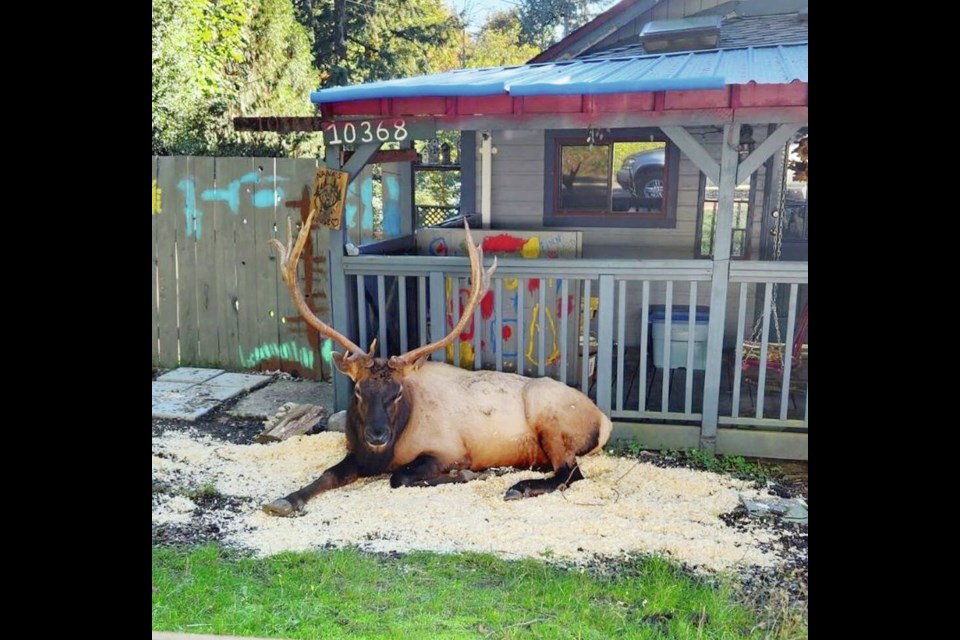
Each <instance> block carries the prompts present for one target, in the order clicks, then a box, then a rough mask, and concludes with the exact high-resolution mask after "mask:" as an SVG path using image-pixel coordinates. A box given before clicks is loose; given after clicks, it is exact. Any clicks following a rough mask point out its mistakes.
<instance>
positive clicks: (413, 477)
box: [390, 453, 477, 489]
mask: <svg viewBox="0 0 960 640" xmlns="http://www.w3.org/2000/svg"><path fill="white" fill-rule="evenodd" d="M463 466H466V465H463ZM475 477H477V474H476V473H473V472H472V471H470V470H469V469H464V468H461V467H460V466H453V467H452V468H451V465H449V464H444V463H443V462H441V461H440V459H439V458H437V457H436V456H432V455H430V454H429V453H423V454H420V455H419V456H417V459H416V460H414V461H413V462H411V463H409V464H406V465H404V466H402V467H400V468H399V469H397V470H396V471H395V472H394V473H393V475H392V476H390V486H391V487H393V488H394V489H396V488H397V487H433V486H436V485H438V484H448V483H450V482H466V481H467V480H472V479H473V478H475Z"/></svg>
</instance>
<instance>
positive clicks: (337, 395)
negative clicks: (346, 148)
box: [324, 147, 357, 412]
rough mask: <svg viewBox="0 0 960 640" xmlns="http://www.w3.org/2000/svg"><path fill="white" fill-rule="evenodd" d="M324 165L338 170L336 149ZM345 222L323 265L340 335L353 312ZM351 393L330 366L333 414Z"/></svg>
mask: <svg viewBox="0 0 960 640" xmlns="http://www.w3.org/2000/svg"><path fill="white" fill-rule="evenodd" d="M324 163H325V164H326V166H327V168H328V169H334V170H336V171H340V169H341V165H340V149H339V148H338V147H327V150H326V157H325V158H324ZM346 233H347V221H346V219H344V220H343V221H342V223H341V225H340V230H339V231H337V230H335V229H331V230H330V258H329V261H328V263H327V264H329V265H330V269H329V272H328V275H329V277H330V315H331V319H332V320H333V328H334V329H336V330H337V331H339V332H340V333H342V334H344V335H347V336H349V335H350V333H351V329H350V327H352V326H353V321H354V320H355V318H352V312H353V310H354V309H356V308H357V307H356V305H355V304H350V295H349V290H350V287H348V286H347V275H346V274H345V273H344V271H343V247H344V245H345V244H346V242H347V238H346ZM352 391H353V390H352V389H351V387H350V379H349V378H347V377H346V376H344V375H342V374H341V373H340V372H339V371H337V370H336V367H334V371H333V411H334V412H336V411H344V410H346V408H347V404H349V402H350V393H351V392H352Z"/></svg>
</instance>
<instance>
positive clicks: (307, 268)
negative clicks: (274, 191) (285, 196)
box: [281, 186, 333, 367]
mask: <svg viewBox="0 0 960 640" xmlns="http://www.w3.org/2000/svg"><path fill="white" fill-rule="evenodd" d="M283 206H285V207H286V208H288V209H293V210H295V211H297V212H298V213H299V214H300V224H301V225H303V224H306V222H307V218H308V217H309V216H310V206H311V194H310V189H309V188H308V187H306V186H304V187H303V189H301V191H300V199H298V200H286V201H284V203H283ZM314 228H317V225H316V223H315V224H314ZM313 244H314V243H313V234H312V233H310V234H308V235H307V241H306V243H305V244H304V245H303V251H302V252H301V253H300V260H301V262H302V263H303V267H304V268H303V296H304V299H305V300H306V301H307V306H308V307H309V308H310V310H311V311H313V312H314V313H315V314H317V315H318V316H319V315H321V314H325V313H327V311H328V309H327V306H326V298H327V294H326V292H325V291H323V290H322V289H321V288H320V286H319V284H320V283H321V282H323V281H324V279H325V277H326V263H327V257H326V256H323V255H320V256H315V255H314V246H313ZM318 300H320V301H321V303H318ZM281 322H282V323H283V324H285V325H286V324H292V325H293V328H291V332H292V333H302V332H305V333H306V334H307V342H308V343H309V344H310V347H311V349H313V350H315V351H319V352H320V357H321V358H322V360H323V362H325V363H326V364H327V365H328V366H329V367H332V366H333V346H332V343H331V342H330V340H325V341H323V343H322V344H321V342H320V334H318V333H317V332H316V331H308V330H307V325H306V322H305V321H304V319H303V318H301V317H300V315H299V314H295V315H289V316H283V317H282V318H281Z"/></svg>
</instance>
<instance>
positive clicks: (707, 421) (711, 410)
mask: <svg viewBox="0 0 960 640" xmlns="http://www.w3.org/2000/svg"><path fill="white" fill-rule="evenodd" d="M735 130H736V132H737V135H738V139H737V140H734V139H733V138H732V136H733V135H734V131H735ZM738 142H739V125H733V124H725V125H724V126H723V143H722V144H721V152H720V181H719V182H718V183H717V184H718V186H719V187H720V194H719V198H718V202H717V212H716V214H715V215H716V220H715V221H714V224H715V227H714V228H715V229H716V232H715V235H714V238H713V280H712V282H711V285H710V322H709V324H708V325H707V363H706V371H705V373H704V387H703V424H702V425H701V428H700V448H701V449H706V450H707V451H710V452H713V451H715V450H716V445H717V422H718V416H719V413H720V369H721V366H722V364H723V330H724V325H725V324H726V316H727V313H726V311H727V288H728V285H729V281H730V245H731V243H732V242H733V195H734V191H735V190H736V187H737V163H738V160H739V157H738V153H737V144H738Z"/></svg>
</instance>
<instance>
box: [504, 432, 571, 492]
mask: <svg viewBox="0 0 960 640" xmlns="http://www.w3.org/2000/svg"><path fill="white" fill-rule="evenodd" d="M571 444H572V443H571V442H570V440H569V439H568V438H566V437H564V436H563V435H562V434H560V433H557V432H556V431H553V433H545V432H541V433H540V446H541V447H542V448H543V452H544V453H546V454H547V458H548V459H549V460H550V464H551V465H552V466H553V469H554V472H553V477H552V478H535V479H532V480H521V481H520V482H518V483H517V484H515V485H513V486H512V487H510V488H509V489H507V492H506V493H505V494H503V499H504V500H519V499H520V498H532V497H534V496H539V495H543V494H544V493H551V492H553V491H556V490H557V489H558V488H560V487H563V488H566V487H567V486H569V485H570V483H572V482H576V481H577V480H583V474H582V473H580V466H579V465H578V464H577V457H576V453H575V451H576V449H575V448H574V447H572V446H571ZM588 450H589V449H584V451H588Z"/></svg>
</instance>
